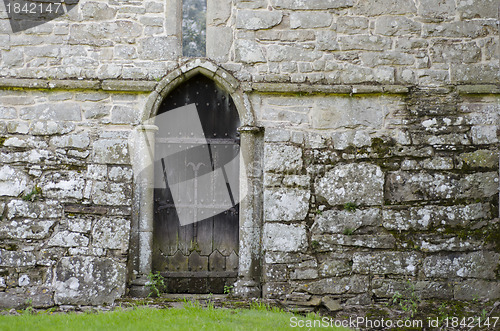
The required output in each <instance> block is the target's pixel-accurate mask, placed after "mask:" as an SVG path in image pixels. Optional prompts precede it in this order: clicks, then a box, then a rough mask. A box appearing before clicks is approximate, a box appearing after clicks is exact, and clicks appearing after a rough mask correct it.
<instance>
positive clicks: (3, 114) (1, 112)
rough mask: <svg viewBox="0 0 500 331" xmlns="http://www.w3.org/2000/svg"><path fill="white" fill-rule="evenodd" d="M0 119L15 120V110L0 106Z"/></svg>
mask: <svg viewBox="0 0 500 331" xmlns="http://www.w3.org/2000/svg"><path fill="white" fill-rule="evenodd" d="M0 118H1V119H14V118H17V111H16V108H13V107H5V106H0Z"/></svg>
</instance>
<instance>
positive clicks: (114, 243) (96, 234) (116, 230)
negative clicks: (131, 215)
mask: <svg viewBox="0 0 500 331" xmlns="http://www.w3.org/2000/svg"><path fill="white" fill-rule="evenodd" d="M129 233H130V221H128V220H126V219H123V218H101V219H100V220H98V221H97V222H96V223H95V224H94V227H93V229H92V245H93V247H101V248H109V249H119V250H121V251H122V253H126V252H127V249H128V244H129Z"/></svg>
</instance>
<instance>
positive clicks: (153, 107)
mask: <svg viewBox="0 0 500 331" xmlns="http://www.w3.org/2000/svg"><path fill="white" fill-rule="evenodd" d="M198 74H201V75H203V76H205V77H208V78H210V79H211V80H213V81H214V82H215V83H216V84H218V85H219V86H221V87H222V88H223V89H224V90H225V91H227V92H228V93H229V95H230V96H231V98H232V99H233V102H234V104H235V106H236V109H237V111H238V115H239V117H240V123H241V125H242V126H244V127H245V126H255V125H256V123H255V116H254V113H253V109H252V106H251V103H250V100H248V96H247V95H246V94H245V93H243V91H241V89H240V82H239V81H238V80H237V79H236V78H235V77H234V76H233V75H231V74H230V73H229V72H228V71H227V70H224V69H223V68H221V67H219V66H217V65H215V64H214V63H212V62H210V61H208V60H202V59H193V60H191V61H188V62H186V63H185V64H183V65H182V66H180V67H179V68H177V69H175V70H173V71H172V72H170V73H169V74H167V75H166V76H165V77H163V79H161V80H160V81H159V82H158V84H157V85H156V87H155V90H154V91H153V92H152V93H151V95H150V97H149V99H148V101H147V105H146V112H145V113H144V116H143V120H144V121H146V120H148V119H150V118H152V117H154V116H156V115H157V113H158V110H159V109H160V106H161V104H162V102H163V100H164V98H165V97H166V96H167V95H169V94H170V93H171V92H172V91H173V90H174V89H175V88H177V87H178V86H179V85H180V84H182V83H184V82H186V81H188V80H189V79H190V78H191V77H193V76H196V75H198Z"/></svg>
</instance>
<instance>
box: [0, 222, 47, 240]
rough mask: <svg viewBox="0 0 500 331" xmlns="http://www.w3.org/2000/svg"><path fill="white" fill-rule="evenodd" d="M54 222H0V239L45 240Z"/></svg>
mask: <svg viewBox="0 0 500 331" xmlns="http://www.w3.org/2000/svg"><path fill="white" fill-rule="evenodd" d="M54 223H55V221H42V220H19V221H9V222H0V238H2V239H45V238H47V237H48V236H49V235H50V230H51V228H52V226H53V225H54Z"/></svg>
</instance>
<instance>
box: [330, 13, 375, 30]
mask: <svg viewBox="0 0 500 331" xmlns="http://www.w3.org/2000/svg"><path fill="white" fill-rule="evenodd" d="M369 22H370V21H369V20H368V18H366V17H361V16H340V17H338V18H337V29H336V31H337V32H338V33H343V34H364V33H366V32H367V29H368V23H369Z"/></svg>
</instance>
